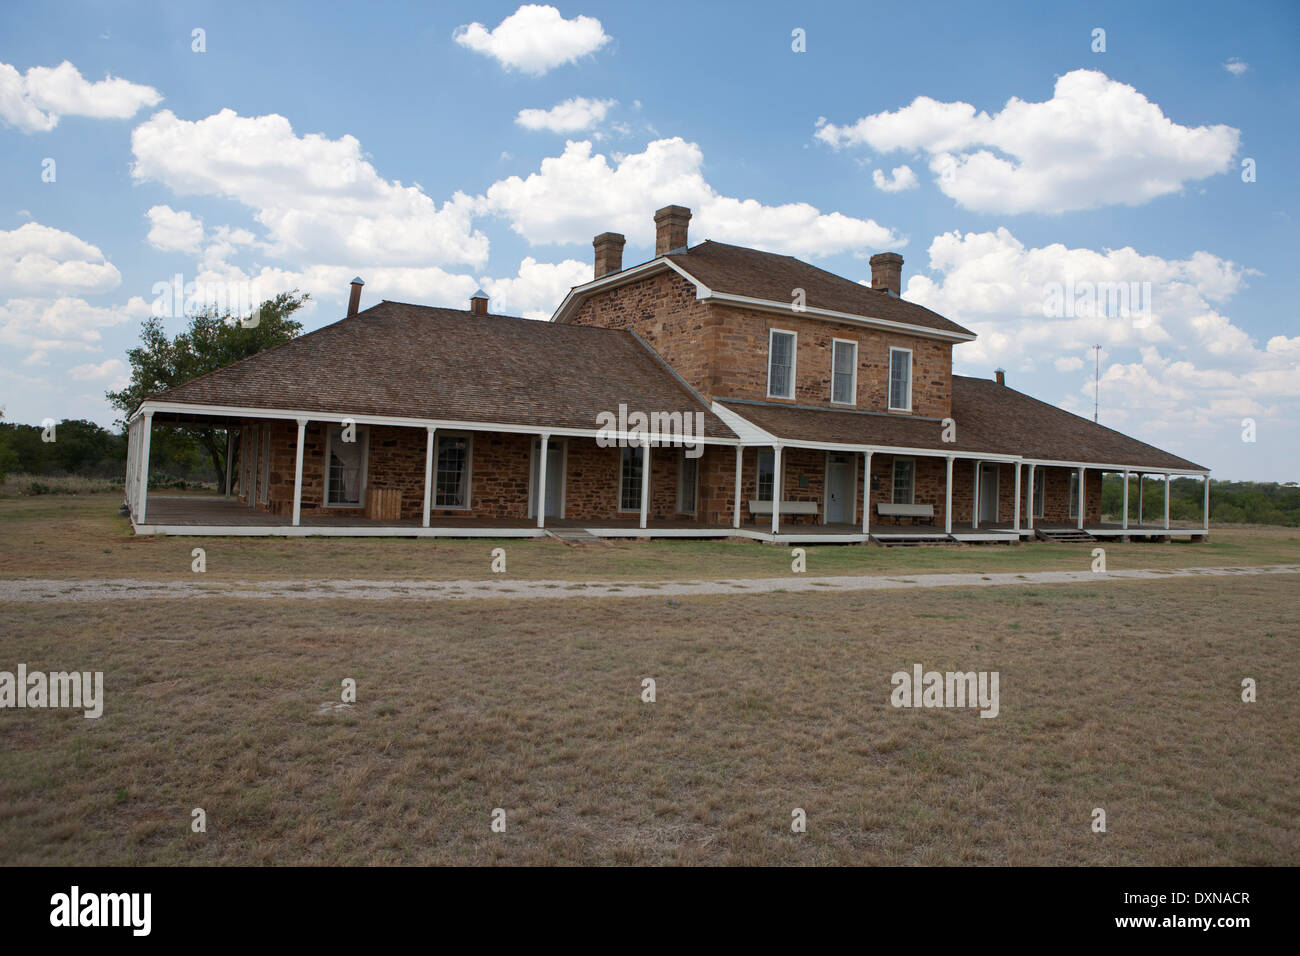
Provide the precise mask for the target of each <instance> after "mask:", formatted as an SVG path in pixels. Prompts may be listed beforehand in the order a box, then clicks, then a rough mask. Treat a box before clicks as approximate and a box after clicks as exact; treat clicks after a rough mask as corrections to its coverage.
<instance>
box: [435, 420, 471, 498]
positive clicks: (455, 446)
mask: <svg viewBox="0 0 1300 956" xmlns="http://www.w3.org/2000/svg"><path fill="white" fill-rule="evenodd" d="M468 479H469V439H467V438H465V437H463V436H448V437H446V438H439V439H438V471H437V477H436V480H435V481H434V504H435V506H436V507H438V508H464V507H465V505H466V503H467V502H468V500H469V480H468Z"/></svg>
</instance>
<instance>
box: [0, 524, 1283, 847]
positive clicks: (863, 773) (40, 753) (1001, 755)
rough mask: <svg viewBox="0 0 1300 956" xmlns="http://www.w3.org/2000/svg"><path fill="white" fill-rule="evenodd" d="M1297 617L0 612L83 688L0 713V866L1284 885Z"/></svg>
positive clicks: (1240, 593) (969, 604)
mask: <svg viewBox="0 0 1300 956" xmlns="http://www.w3.org/2000/svg"><path fill="white" fill-rule="evenodd" d="M755 550H759V551H761V550H762V549H759V548H756V549H755ZM1202 553H1203V552H1202ZM1296 612H1297V600H1296V586H1295V579H1294V578H1292V577H1279V578H1263V577H1251V578H1246V577H1241V578H1227V579H1213V580H1211V579H1204V578H1194V579H1189V580H1183V581H1178V582H1158V583H1141V584H1138V583H1119V582H1111V583H1108V584H1106V585H1105V586H1101V587H1096V588H1091V587H1088V586H1084V585H1074V586H1065V587H1038V588H1008V589H999V590H996V591H994V590H946V591H940V592H934V591H925V592H908V593H899V592H887V593H859V594H813V595H794V594H788V595H781V594H777V595H769V596H763V597H748V598H738V597H736V598H733V597H725V598H708V599H690V600H684V601H682V602H681V603H679V604H677V605H670V604H667V603H665V602H664V601H662V600H656V599H627V600H605V601H600V602H598V603H597V602H592V603H587V604H576V603H573V602H558V601H557V602H545V601H538V602H516V603H509V602H504V601H501V602H493V601H482V602H473V603H472V604H469V603H467V604H465V605H449V604H445V603H444V604H437V605H431V604H426V603H421V602H416V601H410V602H393V603H378V602H354V603H343V602H334V603H328V604H324V603H315V602H310V603H309V602H266V601H242V602H236V601H222V602H219V603H217V602H213V603H207V602H205V603H204V604H203V605H202V606H198V605H196V604H195V603H192V602H169V601H156V602H145V603H141V604H140V605H137V606H132V605H130V604H128V603H127V602H115V603H112V604H100V605H73V604H54V603H51V604H47V605H32V604H25V605H21V606H20V605H0V635H3V636H0V668H4V669H11V668H12V667H13V666H14V665H16V664H17V662H19V661H23V662H26V663H27V664H28V665H29V666H30V667H32V668H34V669H64V668H69V667H77V668H83V669H102V670H103V671H104V672H105V681H106V689H107V704H106V710H105V715H104V717H103V718H102V719H100V720H98V721H88V720H84V719H82V717H81V716H80V715H79V714H77V715H74V714H72V713H68V712H51V711H40V712H37V711H27V710H24V711H4V712H0V861H3V862H5V863H8V864H27V863H39V864H46V863H81V864H91V863H102V864H142V863H163V864H165V863H199V864H213V863H215V864H235V863H279V864H289V863H309V864H347V863H377V864H378V863H512V864H558V863H682V864H694V863H708V864H804V863H852V864H912V863H919V864H931V863H933V864H973V863H989V864H1040V863H1041V864H1047V863H1061V864H1087V865H1100V864H1126V865H1130V864H1153V865H1164V864H1190V865H1203V864H1291V865H1294V864H1296V863H1300V837H1298V835H1297V823H1296V821H1297V819H1298V812H1300V798H1298V795H1297V787H1296V780H1297V778H1298V777H1300V755H1298V754H1297V748H1296V746H1295V742H1296V740H1297V738H1298V737H1300V716H1298V715H1300V698H1298V697H1297V695H1296V693H1295V688H1296V687H1297V686H1298V685H1300V653H1297V651H1300V647H1297V643H1298V642H1297V636H1296V628H1295V620H1296V617H1297V614H1296ZM916 662H919V663H922V664H924V665H925V666H926V667H927V668H933V669H937V670H949V669H962V670H998V671H1000V673H1001V681H1002V683H1001V714H1000V716H998V717H997V718H996V719H993V720H984V719H980V718H979V717H978V716H976V713H975V712H974V711H962V712H955V711H941V710H929V711H909V710H895V709H894V708H892V707H891V706H890V705H889V703H888V701H889V692H890V689H891V688H890V682H889V677H890V675H891V674H892V673H893V672H894V671H896V670H902V669H908V668H910V666H911V665H912V664H913V663H916ZM1245 676H1251V677H1255V678H1256V679H1257V680H1258V681H1259V688H1260V701H1259V703H1256V704H1243V703H1242V702H1241V701H1240V697H1239V693H1240V690H1239V687H1240V681H1241V678H1242V677H1245ZM345 677H352V678H355V679H356V680H357V682H358V685H359V694H360V700H359V703H358V704H357V705H356V707H355V708H353V709H352V710H351V711H349V712H347V713H344V714H342V715H339V716H333V717H323V716H318V715H317V713H316V712H317V708H318V707H319V705H320V704H322V703H323V702H327V701H332V700H337V699H338V694H339V682H340V681H341V680H342V679H343V678H345ZM644 677H654V678H655V679H656V680H657V682H658V701H657V702H656V703H654V704H643V703H641V702H640V700H639V691H640V682H641V679H642V678H644ZM1099 806H1100V807H1104V808H1105V809H1106V812H1107V815H1108V823H1109V832H1108V833H1106V834H1104V835H1099V834H1094V833H1092V832H1091V831H1090V829H1089V822H1090V819H1091V817H1090V814H1091V811H1092V809H1093V808H1094V807H1099ZM194 807H203V808H204V809H206V811H207V813H208V824H209V829H208V833H207V834H206V835H196V834H192V833H190V832H189V819H190V810H191V809H192V808H194ZM495 807H503V808H505V809H506V810H507V813H508V817H507V819H508V830H507V832H506V833H505V834H501V835H497V834H493V833H491V832H490V830H489V825H488V824H489V814H490V813H491V811H492V809H493V808H495ZM794 807H802V808H805V809H806V810H807V812H808V820H809V826H808V832H807V834H805V835H803V836H796V835H794V834H792V833H791V832H790V827H789V821H790V812H791V810H792V808H794Z"/></svg>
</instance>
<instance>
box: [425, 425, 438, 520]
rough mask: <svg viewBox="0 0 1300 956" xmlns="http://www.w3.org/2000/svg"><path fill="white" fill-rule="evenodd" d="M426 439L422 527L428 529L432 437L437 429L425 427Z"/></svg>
mask: <svg viewBox="0 0 1300 956" xmlns="http://www.w3.org/2000/svg"><path fill="white" fill-rule="evenodd" d="M424 429H425V431H427V432H428V433H429V434H428V437H427V439H426V440H425V445H424V523H423V525H422V526H423V527H425V528H427V527H429V511H430V510H431V509H432V507H433V445H434V435H436V434H437V431H438V429H437V428H436V427H434V426H433V425H425V426H424Z"/></svg>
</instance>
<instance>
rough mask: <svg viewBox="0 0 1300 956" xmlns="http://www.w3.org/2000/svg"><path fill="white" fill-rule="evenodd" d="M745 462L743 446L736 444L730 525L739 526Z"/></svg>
mask: <svg viewBox="0 0 1300 956" xmlns="http://www.w3.org/2000/svg"><path fill="white" fill-rule="evenodd" d="M744 462H745V446H744V445H737V446H736V501H735V504H734V505H733V507H732V515H731V526H732V527H733V528H739V527H740V482H741V478H742V477H743V468H744Z"/></svg>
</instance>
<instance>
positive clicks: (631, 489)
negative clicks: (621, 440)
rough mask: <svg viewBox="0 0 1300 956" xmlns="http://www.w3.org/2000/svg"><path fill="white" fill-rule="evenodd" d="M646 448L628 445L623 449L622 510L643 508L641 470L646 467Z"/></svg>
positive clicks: (620, 491) (620, 494)
mask: <svg viewBox="0 0 1300 956" xmlns="http://www.w3.org/2000/svg"><path fill="white" fill-rule="evenodd" d="M644 461H645V449H644V448H639V447H637V448H633V447H627V448H624V449H623V468H622V473H621V475H620V478H619V486H618V489H619V490H618V509H619V510H620V511H640V510H641V472H642V469H643V468H644Z"/></svg>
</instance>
